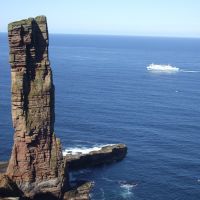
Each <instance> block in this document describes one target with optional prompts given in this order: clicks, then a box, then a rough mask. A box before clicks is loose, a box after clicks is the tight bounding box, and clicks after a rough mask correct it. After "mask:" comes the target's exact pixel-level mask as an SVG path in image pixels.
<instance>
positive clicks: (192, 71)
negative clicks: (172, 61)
mask: <svg viewBox="0 0 200 200" xmlns="http://www.w3.org/2000/svg"><path fill="white" fill-rule="evenodd" d="M180 71H181V72H185V73H199V72H200V71H195V70H183V69H182V70H180Z"/></svg>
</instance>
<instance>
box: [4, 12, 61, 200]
mask: <svg viewBox="0 0 200 200" xmlns="http://www.w3.org/2000/svg"><path fill="white" fill-rule="evenodd" d="M8 37H9V46H10V65H11V79H12V120H13V127H14V131H15V133H14V144H13V148H12V155H11V158H10V161H9V165H8V168H7V175H8V176H9V178H10V179H11V180H12V181H14V182H15V183H16V184H17V186H18V187H19V189H20V190H21V191H22V192H23V193H24V195H25V196H26V197H34V196H35V195H38V194H39V193H48V194H51V195H53V196H55V197H57V198H59V197H60V195H61V191H62V186H63V182H64V178H63V177H64V176H63V171H64V170H63V167H64V166H63V156H62V150H61V145H60V140H59V139H57V138H56V136H55V133H54V119H55V113H54V85H53V79H52V71H51V68H50V62H49V58H48V42H49V38H48V28H47V20H46V17H45V16H38V17H36V18H29V19H26V20H21V21H17V22H13V23H10V24H9V25H8Z"/></svg>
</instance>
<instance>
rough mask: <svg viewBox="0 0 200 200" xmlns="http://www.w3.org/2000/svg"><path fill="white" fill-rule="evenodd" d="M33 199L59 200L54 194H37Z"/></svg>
mask: <svg viewBox="0 0 200 200" xmlns="http://www.w3.org/2000/svg"><path fill="white" fill-rule="evenodd" d="M33 199H34V200H58V198H57V197H56V196H54V195H53V194H52V193H42V194H36V195H35V196H34V198H33Z"/></svg>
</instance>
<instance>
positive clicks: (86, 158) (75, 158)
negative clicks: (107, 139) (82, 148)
mask: <svg viewBox="0 0 200 200" xmlns="http://www.w3.org/2000/svg"><path fill="white" fill-rule="evenodd" d="M126 153H127V146H126V145H125V144H115V145H107V146H104V147H102V148H100V149H99V150H96V151H91V152H89V153H87V154H82V153H81V152H77V153H76V154H72V153H70V152H69V153H68V154H67V155H66V156H65V162H66V164H67V165H68V169H69V170H79V169H83V168H89V167H95V166H100V165H104V164H109V163H112V162H116V161H120V160H122V159H123V158H124V157H125V156H126Z"/></svg>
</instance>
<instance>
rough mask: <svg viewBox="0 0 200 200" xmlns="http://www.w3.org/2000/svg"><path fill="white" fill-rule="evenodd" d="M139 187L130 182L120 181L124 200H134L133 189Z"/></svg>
mask: <svg viewBox="0 0 200 200" xmlns="http://www.w3.org/2000/svg"><path fill="white" fill-rule="evenodd" d="M136 186H137V184H135V183H132V182H128V181H120V188H121V189H122V193H121V194H122V197H123V198H124V199H132V197H133V189H134V188H135V187H136Z"/></svg>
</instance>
